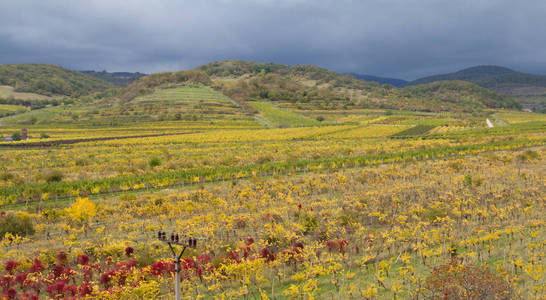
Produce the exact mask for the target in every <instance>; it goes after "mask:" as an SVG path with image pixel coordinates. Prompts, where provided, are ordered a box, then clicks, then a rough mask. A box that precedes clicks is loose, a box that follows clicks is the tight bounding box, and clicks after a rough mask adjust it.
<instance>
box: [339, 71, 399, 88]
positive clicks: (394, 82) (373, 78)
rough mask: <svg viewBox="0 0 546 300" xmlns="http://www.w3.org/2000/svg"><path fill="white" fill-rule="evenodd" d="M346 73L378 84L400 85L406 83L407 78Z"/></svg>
mask: <svg viewBox="0 0 546 300" xmlns="http://www.w3.org/2000/svg"><path fill="white" fill-rule="evenodd" d="M348 74H350V75H353V76H354V77H356V78H358V79H360V80H365V81H373V82H377V83H379V84H390V85H392V86H395V87H402V86H404V85H406V84H408V81H407V80H403V79H398V78H390V77H381V76H374V75H365V74H357V73H348Z"/></svg>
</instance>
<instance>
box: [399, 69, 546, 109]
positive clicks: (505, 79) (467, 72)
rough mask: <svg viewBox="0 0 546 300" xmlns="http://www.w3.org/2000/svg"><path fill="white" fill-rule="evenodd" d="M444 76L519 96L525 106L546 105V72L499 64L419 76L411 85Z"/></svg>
mask: <svg viewBox="0 0 546 300" xmlns="http://www.w3.org/2000/svg"><path fill="white" fill-rule="evenodd" d="M443 80H463V81H468V82H472V83H474V84H477V85H479V86H481V87H484V88H487V89H490V90H492V91H494V92H496V93H498V94H500V95H503V96H506V97H513V98H516V99H518V100H519V101H520V102H521V103H522V104H524V106H525V107H528V108H533V109H535V110H543V109H544V108H546V76H542V75H534V74H527V73H522V72H517V71H514V70H512V69H509V68H505V67H499V66H476V67H471V68H467V69H463V70H460V71H457V72H454V73H448V74H440V75H434V76H428V77H424V78H421V79H417V80H414V81H411V82H409V83H408V85H418V84H423V83H430V82H435V81H443Z"/></svg>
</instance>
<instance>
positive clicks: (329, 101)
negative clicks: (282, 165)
mask: <svg viewBox="0 0 546 300" xmlns="http://www.w3.org/2000/svg"><path fill="white" fill-rule="evenodd" d="M197 70H200V71H203V72H205V73H206V74H208V75H209V76H210V77H211V80H212V81H214V82H215V83H216V84H217V85H218V87H217V88H219V89H221V90H222V91H223V92H224V93H225V94H226V95H228V96H230V97H232V98H234V99H239V100H242V101H244V100H268V101H274V102H281V103H282V102H284V103H286V102H292V103H297V105H298V106H299V107H300V108H305V107H310V108H317V107H318V108H323V109H324V108H326V109H350V108H388V109H399V110H412V111H433V112H439V111H459V112H475V111H480V110H481V109H483V108H519V107H520V106H519V103H517V102H516V101H514V100H512V99H509V98H506V97H503V96H500V95H498V94H496V93H494V92H491V91H488V90H486V89H484V88H481V87H479V86H477V85H475V84H472V83H464V82H449V83H442V84H430V83H428V84H423V85H417V86H414V87H411V88H393V87H392V86H389V85H379V84H378V83H376V82H368V81H363V80H359V79H357V78H355V77H354V76H352V75H346V74H339V73H337V72H333V71H329V70H327V69H324V68H319V67H316V66H310V65H295V66H285V65H279V64H273V63H254V62H245V61H223V62H215V63H211V64H208V65H204V66H200V67H198V68H197Z"/></svg>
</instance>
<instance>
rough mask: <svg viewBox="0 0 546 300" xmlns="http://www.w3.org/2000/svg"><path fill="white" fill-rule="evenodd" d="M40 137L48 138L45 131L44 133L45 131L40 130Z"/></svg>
mask: <svg viewBox="0 0 546 300" xmlns="http://www.w3.org/2000/svg"><path fill="white" fill-rule="evenodd" d="M40 138H41V139H47V138H49V135H48V134H47V133H45V132H42V133H40Z"/></svg>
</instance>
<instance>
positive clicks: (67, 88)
mask: <svg viewBox="0 0 546 300" xmlns="http://www.w3.org/2000/svg"><path fill="white" fill-rule="evenodd" d="M0 85H5V86H11V87H14V91H15V92H26V93H35V94H39V95H45V96H68V97H80V96H84V95H89V94H92V93H95V92H104V91H106V90H108V89H111V88H114V87H115V86H114V85H113V84H111V83H109V82H106V81H104V80H101V79H98V78H95V77H93V76H90V75H87V74H83V73H80V72H77V71H72V70H69V69H65V68H62V67H59V66H56V65H48V64H10V65H0Z"/></svg>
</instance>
